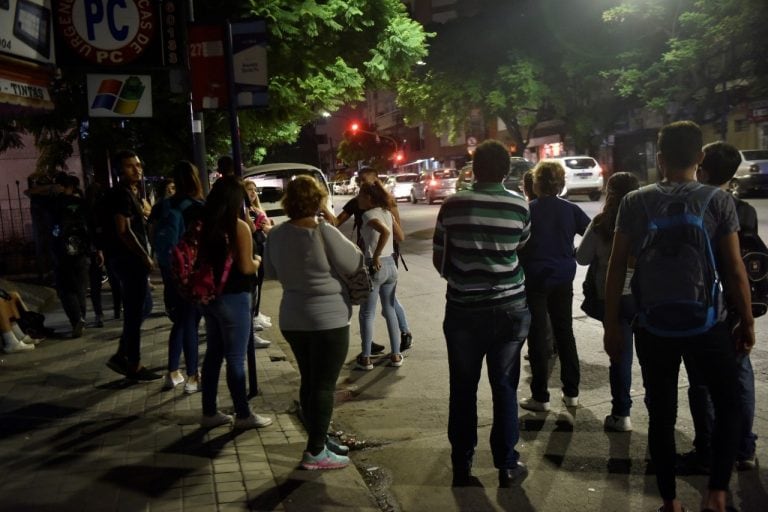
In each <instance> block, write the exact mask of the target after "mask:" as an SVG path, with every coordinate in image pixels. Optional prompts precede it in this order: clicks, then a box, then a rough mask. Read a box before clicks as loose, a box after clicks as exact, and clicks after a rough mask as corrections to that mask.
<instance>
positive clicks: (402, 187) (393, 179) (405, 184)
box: [389, 173, 419, 201]
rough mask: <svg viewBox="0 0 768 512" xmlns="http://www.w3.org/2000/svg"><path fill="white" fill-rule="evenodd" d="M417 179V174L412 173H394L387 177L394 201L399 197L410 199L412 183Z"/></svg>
mask: <svg viewBox="0 0 768 512" xmlns="http://www.w3.org/2000/svg"><path fill="white" fill-rule="evenodd" d="M417 181H419V175H418V174H414V173H406V174H396V175H394V176H390V177H389V183H390V184H391V186H392V195H393V196H395V201H399V200H400V199H406V200H407V199H410V198H411V189H412V188H413V184H414V183H416V182H417Z"/></svg>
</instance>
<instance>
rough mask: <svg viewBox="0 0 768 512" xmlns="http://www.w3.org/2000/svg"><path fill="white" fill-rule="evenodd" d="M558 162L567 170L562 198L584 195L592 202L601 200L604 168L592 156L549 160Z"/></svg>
mask: <svg viewBox="0 0 768 512" xmlns="http://www.w3.org/2000/svg"><path fill="white" fill-rule="evenodd" d="M546 160H547V161H549V162H557V163H559V164H560V165H562V166H563V169H565V190H563V193H562V194H561V196H563V197H568V196H573V195H580V194H584V195H587V196H589V199H590V200H592V201H597V200H599V199H600V196H601V194H602V193H603V168H602V167H600V164H599V163H597V160H595V159H594V158H592V157H591V156H586V155H577V156H563V157H558V158H547V159H546Z"/></svg>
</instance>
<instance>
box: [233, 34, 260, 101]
mask: <svg viewBox="0 0 768 512" xmlns="http://www.w3.org/2000/svg"><path fill="white" fill-rule="evenodd" d="M232 71H233V75H234V81H235V83H234V87H235V97H236V98H237V107H238V108H249V107H266V106H267V23H266V22H265V21H264V20H245V21H235V22H232Z"/></svg>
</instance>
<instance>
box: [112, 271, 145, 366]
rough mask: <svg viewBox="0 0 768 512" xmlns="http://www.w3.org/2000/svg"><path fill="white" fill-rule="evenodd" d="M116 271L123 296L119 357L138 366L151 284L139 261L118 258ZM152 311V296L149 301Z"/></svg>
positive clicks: (130, 364) (131, 364)
mask: <svg viewBox="0 0 768 512" xmlns="http://www.w3.org/2000/svg"><path fill="white" fill-rule="evenodd" d="M115 270H116V271H117V277H118V279H119V280H120V284H121V288H122V294H123V309H124V315H123V333H122V335H120V346H119V348H118V351H117V353H118V355H121V356H124V357H125V358H126V359H127V360H128V365H129V366H132V367H136V366H138V364H139V362H140V361H141V324H142V323H143V322H144V318H145V317H146V313H145V312H146V309H147V296H148V295H149V284H148V282H147V277H148V275H149V272H148V270H147V268H146V267H145V266H144V265H142V264H141V263H140V262H138V261H133V260H128V259H127V258H118V259H117V260H116V265H115ZM149 304H150V311H151V304H152V302H151V296H150V299H149Z"/></svg>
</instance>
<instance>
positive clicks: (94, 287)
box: [88, 253, 104, 317]
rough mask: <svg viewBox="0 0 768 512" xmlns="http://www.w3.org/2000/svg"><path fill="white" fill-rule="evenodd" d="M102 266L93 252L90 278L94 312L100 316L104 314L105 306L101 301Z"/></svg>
mask: <svg viewBox="0 0 768 512" xmlns="http://www.w3.org/2000/svg"><path fill="white" fill-rule="evenodd" d="M102 268H103V267H101V266H99V262H98V258H97V257H96V254H95V253H93V254H91V264H90V265H89V267H88V280H89V281H90V288H91V304H93V314H94V315H96V316H98V317H101V316H104V307H103V306H102V302H101V284H102V283H101V276H102Z"/></svg>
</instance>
